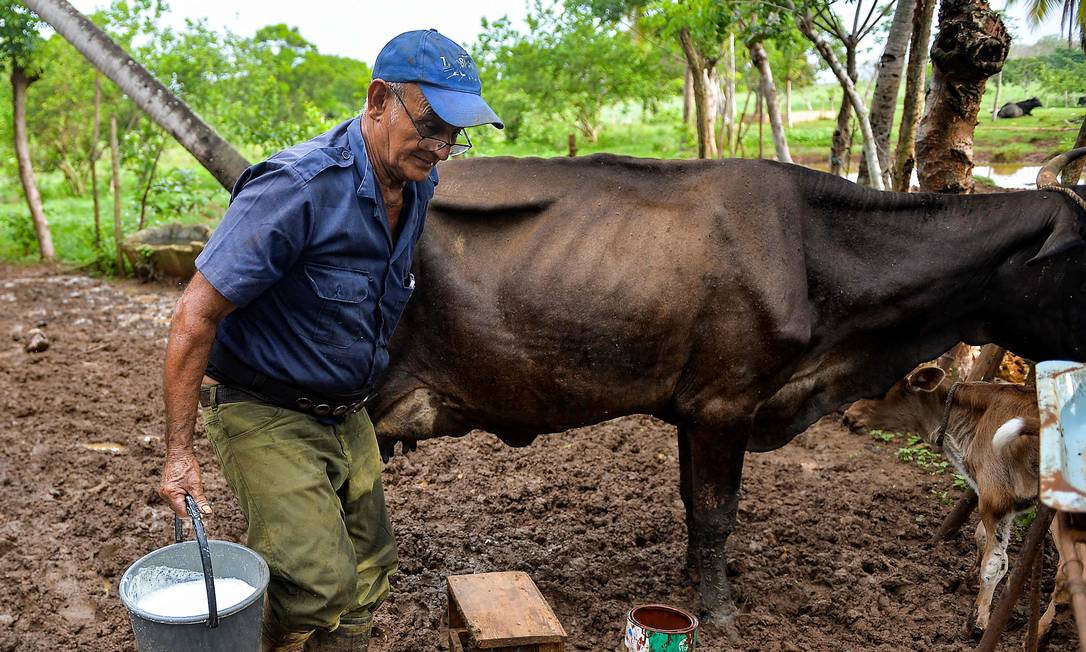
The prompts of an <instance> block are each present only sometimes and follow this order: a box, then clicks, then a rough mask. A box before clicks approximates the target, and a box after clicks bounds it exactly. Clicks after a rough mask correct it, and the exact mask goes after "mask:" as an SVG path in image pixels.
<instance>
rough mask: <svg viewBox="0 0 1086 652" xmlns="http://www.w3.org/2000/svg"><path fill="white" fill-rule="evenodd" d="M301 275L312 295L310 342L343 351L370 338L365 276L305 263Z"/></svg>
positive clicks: (370, 312)
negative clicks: (311, 340)
mask: <svg viewBox="0 0 1086 652" xmlns="http://www.w3.org/2000/svg"><path fill="white" fill-rule="evenodd" d="M305 275H306V277H307V278H308V279H309V283H310V285H311V286H312V288H313V293H314V294H315V295H316V301H315V304H316V305H315V308H316V311H315V318H314V321H313V327H312V331H311V335H310V337H311V339H313V340H315V341H317V342H322V343H324V344H330V345H332V346H336V347H341V348H347V347H349V346H351V345H352V344H354V343H355V342H357V341H358V340H360V339H362V338H363V337H372V336H373V332H372V331H373V324H372V322H373V319H374V309H373V305H372V303H373V301H372V299H371V298H370V297H371V294H372V292H371V289H370V275H369V273H367V272H363V271H360V270H355V269H346V268H343V267H330V266H328V265H317V264H314V263H308V264H306V265H305Z"/></svg>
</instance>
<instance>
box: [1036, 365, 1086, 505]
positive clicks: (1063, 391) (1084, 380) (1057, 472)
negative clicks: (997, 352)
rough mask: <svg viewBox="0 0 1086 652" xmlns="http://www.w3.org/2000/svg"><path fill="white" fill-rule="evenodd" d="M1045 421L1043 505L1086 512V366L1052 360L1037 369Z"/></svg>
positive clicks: (1042, 439) (1042, 426)
mask: <svg viewBox="0 0 1086 652" xmlns="http://www.w3.org/2000/svg"><path fill="white" fill-rule="evenodd" d="M1037 406H1038V408H1039V409H1040V417H1041V468H1040V472H1041V478H1040V480H1041V482H1040V484H1041V487H1040V490H1041V501H1042V502H1043V503H1044V504H1046V505H1048V506H1049V507H1052V508H1054V509H1058V510H1061V511H1065V512H1086V460H1084V458H1083V453H1084V452H1086V365H1084V364H1080V363H1077V362H1063V361H1058V360H1050V361H1047V362H1041V363H1039V364H1038V365H1037Z"/></svg>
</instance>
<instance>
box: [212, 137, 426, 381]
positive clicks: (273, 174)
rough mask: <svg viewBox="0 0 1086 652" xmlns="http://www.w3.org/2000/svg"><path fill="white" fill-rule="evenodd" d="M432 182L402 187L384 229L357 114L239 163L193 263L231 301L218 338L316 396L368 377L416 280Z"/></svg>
mask: <svg viewBox="0 0 1086 652" xmlns="http://www.w3.org/2000/svg"><path fill="white" fill-rule="evenodd" d="M436 185H437V169H436V168H435V169H434V170H433V172H431V174H430V177H429V178H428V179H426V180H425V181H422V182H418V183H408V184H407V185H406V186H405V187H404V193H403V199H404V202H403V208H402V209H401V211H400V234H399V236H398V237H397V238H395V239H393V235H392V233H391V232H390V231H389V227H388V218H387V215H386V213H385V206H384V202H383V200H382V197H381V193H380V192H379V191H378V189H377V185H376V179H375V174H374V171H373V167H372V166H371V165H370V161H369V157H368V156H366V146H365V143H364V141H363V140H362V132H361V129H360V124H359V120H358V118H353V119H351V120H348V121H347V122H344V123H343V124H340V125H339V126H337V127H335V128H334V129H332V130H331V131H329V132H327V133H325V134H322V135H320V136H317V137H316V138H314V139H313V140H310V141H308V142H305V143H302V144H300V145H296V146H294V147H291V148H290V149H287V150H284V151H282V152H279V153H278V154H275V155H274V156H272V157H271V158H269V159H268V160H266V161H264V162H262V163H258V164H256V165H254V166H252V167H251V168H249V169H248V170H246V171H245V172H244V173H243V174H242V175H241V178H240V179H238V181H237V183H236V184H235V185H234V190H233V193H232V194H231V203H230V207H229V209H228V210H227V211H226V215H225V216H224V217H223V219H222V223H221V224H220V225H219V227H218V228H217V229H216V230H215V232H214V234H213V235H212V236H211V239H210V240H209V241H208V243H207V247H206V248H205V249H204V251H203V252H202V253H201V254H200V256H199V257H198V258H197V259H196V267H197V269H199V270H200V272H201V273H202V274H203V275H204V276H205V277H207V280H208V281H209V282H210V283H211V284H212V285H213V286H215V289H217V290H218V291H219V292H221V293H222V295H223V296H225V297H226V298H227V299H228V300H229V301H230V302H231V303H233V304H234V305H235V306H237V307H238V308H237V310H235V311H234V312H232V313H231V314H229V315H228V316H227V317H226V318H225V319H223V321H222V322H221V323H220V324H219V327H218V332H217V334H216V337H217V339H218V343H219V345H220V346H224V347H225V348H226V349H227V350H228V351H230V352H231V353H233V354H234V355H235V356H236V357H237V358H239V359H240V360H241V361H242V362H244V363H246V364H247V365H249V366H250V367H252V369H253V370H254V371H257V372H260V373H262V374H264V375H266V376H269V377H271V378H275V379H277V380H280V381H283V382H287V383H291V384H294V385H297V386H299V387H302V388H304V389H306V390H308V391H310V392H313V393H318V394H350V393H353V392H358V391H361V390H363V389H367V388H369V387H371V386H372V385H373V383H374V382H375V380H376V379H377V376H378V375H380V373H381V372H382V371H384V369H385V367H387V366H388V350H387V346H388V340H389V338H390V337H391V335H392V330H393V328H395V326H396V322H397V321H399V319H400V315H401V314H402V313H403V309H404V306H405V305H406V304H407V300H408V299H409V298H410V297H411V292H412V290H414V287H415V279H414V277H413V276H412V275H411V255H412V251H413V250H414V247H415V243H416V242H418V239H419V236H420V235H421V234H422V228H423V224H424V222H425V217H426V207H427V205H428V204H429V202H430V199H431V198H432V197H433V195H434V186H436Z"/></svg>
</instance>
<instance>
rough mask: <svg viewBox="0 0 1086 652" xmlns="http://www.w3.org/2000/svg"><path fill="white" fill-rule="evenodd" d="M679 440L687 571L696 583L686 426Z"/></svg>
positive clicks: (692, 488)
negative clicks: (684, 510)
mask: <svg viewBox="0 0 1086 652" xmlns="http://www.w3.org/2000/svg"><path fill="white" fill-rule="evenodd" d="M678 440H679V497H680V498H682V500H683V507H684V508H685V509H686V570H687V571H689V572H690V573H691V575H692V577H693V579H694V580H695V581H697V580H698V576H697V559H696V558H695V556H694V539H693V537H692V536H691V535H692V533H693V532H694V529H693V527H691V524H692V523H693V522H694V485H693V478H691V473H692V471H691V468H690V467H691V459H690V433H689V432H688V431H687V428H686V426H683V425H680V426H679V428H678Z"/></svg>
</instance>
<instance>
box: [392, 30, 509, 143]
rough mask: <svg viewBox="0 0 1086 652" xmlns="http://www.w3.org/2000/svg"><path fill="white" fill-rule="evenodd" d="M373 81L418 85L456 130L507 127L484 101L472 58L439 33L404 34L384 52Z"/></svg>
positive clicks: (416, 32)
mask: <svg viewBox="0 0 1086 652" xmlns="http://www.w3.org/2000/svg"><path fill="white" fill-rule="evenodd" d="M373 78H374V79H383V80H385V81H390V82H412V83H415V84H418V86H419V89H420V90H421V91H422V94H423V95H424V96H426V101H427V102H429V103H430V106H431V107H432V108H433V109H434V113H436V114H437V116H438V117H439V118H441V119H442V120H444V121H445V122H447V123H449V124H451V125H452V126H454V127H461V128H462V127H474V126H477V125H485V124H492V125H494V126H495V127H497V128H498V129H503V128H504V127H505V125H504V124H503V123H502V121H501V118H499V117H498V114H497V113H494V109H492V108H490V105H489V104H487V103H486V102H485V101H484V100H483V98H482V95H481V93H482V85H481V84H480V83H479V71H478V69H477V68H476V67H475V62H474V61H472V59H471V55H469V54H468V53H467V51H465V50H464V48H462V47H460V46H459V45H457V44H456V43H454V42H453V41H451V40H449V39H448V38H446V37H445V36H442V35H441V34H439V33H438V31H437V30H436V29H429V30H425V29H420V30H415V31H413V32H404V33H403V34H400V35H399V36H397V37H396V38H394V39H392V40H391V41H389V42H388V43H387V44H386V45H385V47H383V48H381V53H380V54H378V55H377V61H376V62H374V64H373Z"/></svg>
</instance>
